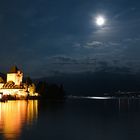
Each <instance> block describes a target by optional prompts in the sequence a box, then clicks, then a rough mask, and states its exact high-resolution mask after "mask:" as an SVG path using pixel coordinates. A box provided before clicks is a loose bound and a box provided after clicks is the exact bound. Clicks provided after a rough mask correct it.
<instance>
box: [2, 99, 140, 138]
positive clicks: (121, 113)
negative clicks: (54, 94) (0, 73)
mask: <svg viewBox="0 0 140 140" xmlns="http://www.w3.org/2000/svg"><path fill="white" fill-rule="evenodd" d="M31 139H33V140H41V139H46V140H47V139H48V140H56V139H60V140H139V139H140V100H139V99H110V100H98V99H94V100H90V99H67V100H66V101H65V102H48V101H38V100H29V101H24V100H19V101H8V102H6V103H2V102H1V103H0V140H31Z"/></svg>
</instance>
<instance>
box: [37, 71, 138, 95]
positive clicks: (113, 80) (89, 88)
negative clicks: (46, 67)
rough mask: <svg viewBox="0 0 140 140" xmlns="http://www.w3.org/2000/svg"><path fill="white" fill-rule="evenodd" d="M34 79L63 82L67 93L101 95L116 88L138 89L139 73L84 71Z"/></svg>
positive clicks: (125, 89)
mask: <svg viewBox="0 0 140 140" xmlns="http://www.w3.org/2000/svg"><path fill="white" fill-rule="evenodd" d="M35 81H46V82H49V83H57V84H63V85H64V89H65V91H66V94H68V95H69V94H72V95H102V94H103V93H114V92H116V91H118V90H121V91H140V74H128V73H126V74H125V73H113V72H112V73H111V72H95V73H91V72H89V73H88V72H86V73H81V74H63V75H60V76H53V77H45V78H41V79H37V80H35Z"/></svg>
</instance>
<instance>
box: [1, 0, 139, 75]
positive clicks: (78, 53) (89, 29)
mask: <svg viewBox="0 0 140 140" xmlns="http://www.w3.org/2000/svg"><path fill="white" fill-rule="evenodd" d="M98 15H102V16H104V17H105V20H106V22H105V24H104V26H102V27H99V26H97V25H96V24H95V18H96V17H97V16H98ZM0 48H1V50H0V71H1V72H7V71H8V70H9V68H10V67H11V66H12V65H15V64H16V65H17V66H18V67H19V68H21V69H22V70H23V71H24V73H25V74H26V75H30V76H32V77H44V76H50V75H57V74H72V73H74V74H79V73H84V72H87V71H88V72H89V71H90V72H95V71H100V70H106V71H111V70H112V71H113V70H114V69H115V72H124V73H125V72H128V73H139V72H140V55H139V54H140V1H139V0H1V1H0ZM116 69H117V70H116Z"/></svg>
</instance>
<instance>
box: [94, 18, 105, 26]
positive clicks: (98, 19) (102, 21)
mask: <svg viewBox="0 0 140 140" xmlns="http://www.w3.org/2000/svg"><path fill="white" fill-rule="evenodd" d="M96 24H97V25H98V26H103V25H104V24H105V18H104V17H102V16H98V17H96Z"/></svg>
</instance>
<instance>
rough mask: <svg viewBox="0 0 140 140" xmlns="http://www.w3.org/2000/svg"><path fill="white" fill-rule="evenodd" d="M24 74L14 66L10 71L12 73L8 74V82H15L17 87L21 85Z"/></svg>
mask: <svg viewBox="0 0 140 140" xmlns="http://www.w3.org/2000/svg"><path fill="white" fill-rule="evenodd" d="M22 78H23V73H22V72H21V71H20V70H18V68H17V67H16V66H13V67H12V68H11V69H10V72H9V73H8V74H7V82H9V81H13V82H14V83H15V85H18V86H19V85H20V84H21V83H22Z"/></svg>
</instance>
